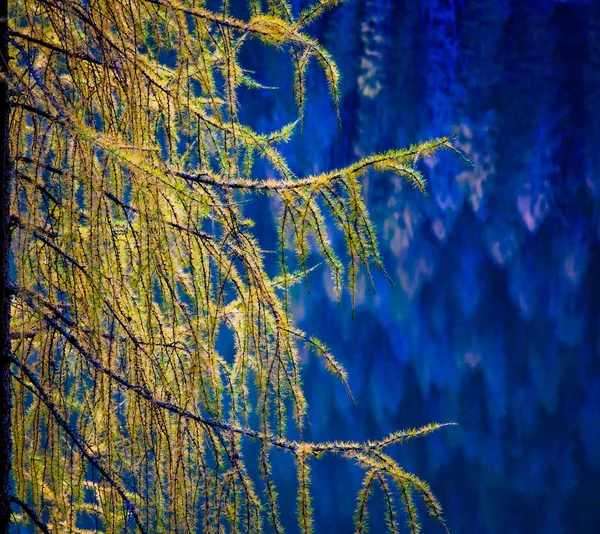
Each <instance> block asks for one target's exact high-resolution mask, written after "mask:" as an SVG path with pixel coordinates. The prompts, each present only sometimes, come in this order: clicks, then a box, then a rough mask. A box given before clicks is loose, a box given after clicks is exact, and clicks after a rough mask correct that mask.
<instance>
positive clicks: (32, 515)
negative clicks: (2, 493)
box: [10, 495, 50, 534]
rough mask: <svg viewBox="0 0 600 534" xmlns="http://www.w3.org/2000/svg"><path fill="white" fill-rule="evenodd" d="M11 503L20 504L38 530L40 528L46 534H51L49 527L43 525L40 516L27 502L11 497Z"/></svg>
mask: <svg viewBox="0 0 600 534" xmlns="http://www.w3.org/2000/svg"><path fill="white" fill-rule="evenodd" d="M10 502H14V503H15V504H18V505H19V506H20V507H21V508H22V509H23V511H24V512H25V513H26V514H27V515H28V516H29V519H31V520H32V521H33V523H34V525H35V526H36V527H37V528H39V529H40V530H41V531H42V532H43V533H44V534H50V531H49V530H48V527H47V526H46V525H44V523H42V521H41V520H40V518H39V517H38V515H37V514H36V513H35V512H34V511H33V510H32V509H31V508H30V507H29V506H28V505H27V504H26V503H25V502H23V501H22V500H21V499H19V498H18V497H15V496H14V495H12V496H11V497H10Z"/></svg>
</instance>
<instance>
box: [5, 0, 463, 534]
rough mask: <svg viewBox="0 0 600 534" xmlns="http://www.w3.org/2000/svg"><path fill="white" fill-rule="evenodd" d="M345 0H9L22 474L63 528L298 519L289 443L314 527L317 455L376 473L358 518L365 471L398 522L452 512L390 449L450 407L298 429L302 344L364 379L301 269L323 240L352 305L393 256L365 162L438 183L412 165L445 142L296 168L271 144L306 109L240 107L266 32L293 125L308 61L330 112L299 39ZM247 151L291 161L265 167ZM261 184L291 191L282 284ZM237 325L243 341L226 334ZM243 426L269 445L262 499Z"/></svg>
mask: <svg viewBox="0 0 600 534" xmlns="http://www.w3.org/2000/svg"><path fill="white" fill-rule="evenodd" d="M337 3H339V2H338V1H337V0H334V1H320V2H319V3H317V4H315V5H314V6H312V7H310V8H307V9H306V10H305V11H303V12H302V13H301V14H300V16H299V17H298V18H295V17H294V16H293V15H292V11H291V9H290V7H289V6H288V4H287V3H286V2H285V1H275V0H273V1H270V2H267V8H266V10H264V11H263V7H262V6H263V4H262V2H259V1H252V2H250V12H251V14H252V15H251V18H250V20H248V21H243V20H239V19H236V18H234V17H231V16H230V15H229V14H228V12H227V9H226V8H224V10H223V12H222V13H216V12H212V11H210V10H208V9H206V8H204V7H202V4H201V3H196V2H186V1H184V2H177V1H162V0H132V1H130V2H123V3H122V2H118V1H115V0H92V1H90V2H88V3H86V7H85V8H84V7H82V5H81V4H79V3H77V2H75V1H72V0H68V1H66V2H56V3H55V2H54V0H31V1H27V2H12V3H11V7H10V9H11V11H10V19H9V20H10V28H11V30H10V32H9V43H10V46H11V55H12V56H13V57H14V58H15V60H14V61H12V62H11V63H10V72H9V83H10V87H11V90H12V101H11V122H10V129H11V147H10V156H11V162H12V169H13V175H12V176H13V198H12V213H13V214H14V220H15V221H16V230H15V233H14V236H13V252H14V258H15V266H16V271H15V272H16V275H15V279H14V287H15V291H14V300H13V303H12V331H13V338H14V342H13V356H12V362H13V363H14V368H13V369H14V374H13V376H14V381H13V382H14V408H13V421H14V423H13V425H14V426H13V428H14V471H13V472H14V490H15V495H16V496H17V497H20V498H21V499H26V500H27V503H28V504H29V506H30V509H31V510H32V511H36V512H37V514H38V515H39V516H40V517H41V514H42V511H45V513H46V515H47V525H48V528H49V529H51V530H52V531H53V532H74V533H75V532H84V530H83V529H82V527H81V518H82V517H83V515H84V514H85V515H87V516H88V517H92V518H93V519H94V520H95V521H96V524H97V530H99V531H103V532H124V531H125V530H126V526H127V525H130V524H132V523H134V524H135V526H136V528H137V530H139V531H140V532H152V533H161V532H196V531H202V532H205V533H206V534H210V533H220V532H225V531H227V532H262V531H263V530H264V528H265V523H266V524H270V526H271V527H272V528H273V529H274V530H275V531H276V532H283V527H282V525H281V523H280V520H279V517H278V497H277V489H276V487H275V484H274V482H273V479H272V473H271V464H270V457H271V454H272V453H273V451H274V450H278V451H279V452H280V453H283V454H285V453H287V454H291V455H293V456H294V458H295V461H296V465H297V479H298V486H299V491H298V524H299V526H300V528H301V531H302V532H305V533H308V532H312V531H313V522H312V511H311V498H310V482H311V477H310V463H311V462H313V461H315V460H316V459H318V458H319V457H320V456H322V455H323V454H334V455H341V456H344V457H346V458H348V459H349V460H351V461H354V462H356V464H357V465H358V466H359V467H360V468H362V469H364V470H365V472H366V477H365V480H364V483H363V487H362V489H361V490H360V493H359V496H358V505H357V512H356V530H357V532H365V531H366V518H367V510H366V503H367V499H368V496H369V494H370V492H371V489H372V486H373V484H378V485H379V487H380V488H381V489H382V491H383V493H384V497H385V500H386V507H387V512H386V513H387V522H388V526H389V529H390V531H391V532H398V531H399V526H398V525H399V522H398V521H399V516H398V513H397V512H396V507H395V504H394V503H395V502H396V501H398V502H399V503H400V504H401V506H402V508H403V509H404V512H405V516H406V520H407V522H408V524H409V526H410V529H411V531H412V532H417V531H418V528H419V524H418V520H417V516H416V509H415V506H414V504H413V500H412V499H413V495H415V494H416V495H417V496H419V497H421V498H422V499H423V501H424V502H425V504H426V506H427V507H428V510H429V512H430V514H431V515H432V516H433V517H434V518H435V519H437V521H438V522H439V523H441V524H442V525H444V522H443V519H442V516H441V509H440V507H439V505H438V504H437V501H436V500H435V498H434V496H433V495H432V493H431V491H430V490H429V488H428V486H427V485H426V484H425V483H424V482H422V481H420V480H419V479H418V478H417V477H415V476H413V475H410V474H408V473H406V472H405V471H404V470H403V469H402V468H401V467H400V466H399V465H398V464H397V463H396V462H395V461H394V460H392V459H391V457H390V456H388V455H386V454H384V450H385V449H386V448H387V447H388V446H390V445H394V444H399V443H401V442H403V441H405V440H406V439H409V438H412V437H416V436H421V435H425V434H427V433H429V432H431V431H433V430H436V429H438V428H439V427H440V426H441V425H435V424H433V425H429V426H427V427H424V428H422V429H419V430H411V431H408V432H398V433H396V434H393V435H391V436H389V437H388V438H386V439H384V440H381V441H378V442H369V443H301V442H295V441H291V440H289V439H288V438H286V435H287V429H288V423H287V421H288V419H289V418H290V417H292V418H293V419H294V420H295V424H296V425H297V427H298V428H302V425H303V422H304V419H305V416H306V413H307V403H306V400H305V397H304V393H303V388H302V381H301V363H300V357H299V353H298V346H299V344H302V343H304V344H306V345H307V346H308V347H309V348H310V349H311V351H312V352H314V353H315V354H316V355H317V356H318V357H319V358H321V359H322V360H323V362H324V364H325V366H326V367H327V369H328V370H329V371H330V372H331V373H332V374H333V375H334V376H336V377H338V378H339V379H340V380H341V381H342V382H343V384H344V385H345V386H346V388H347V389H348V393H349V394H350V389H349V387H348V383H347V377H346V372H345V370H344V368H343V366H342V365H341V363H339V362H338V361H337V360H336V359H335V358H334V357H333V355H332V354H331V353H330V351H329V349H328V348H327V347H326V346H325V345H324V344H323V343H322V342H321V341H319V340H318V339H315V338H313V337H311V336H309V335H307V334H305V333H304V332H301V331H300V330H299V329H298V328H297V327H296V326H295V325H294V324H293V320H292V317H291V315H290V313H289V309H288V308H289V289H290V287H291V286H292V285H293V284H294V283H296V282H297V281H299V280H302V279H303V278H305V277H306V275H307V273H308V272H309V271H310V270H311V269H312V268H314V267H309V264H308V262H309V258H311V255H312V254H314V253H317V254H318V255H320V256H321V257H322V259H323V261H324V262H325V264H326V265H327V266H328V267H329V269H330V270H331V273H332V276H333V280H334V285H335V290H336V292H337V293H338V295H340V294H341V292H342V289H343V288H344V287H346V288H347V289H348V290H349V291H350V293H351V294H352V296H353V302H354V293H355V290H356V279H357V274H358V272H359V267H360V266H361V265H362V266H363V267H364V268H365V269H366V271H367V273H369V276H370V269H371V267H372V266H375V267H378V268H380V269H383V265H382V261H381V257H380V255H379V251H378V247H377V239H376V237H375V231H374V229H373V225H372V224H371V222H370V219H369V216H368V212H367V209H366V206H365V203H364V199H363V196H362V190H361V184H360V178H361V176H362V175H363V174H364V173H365V172H366V171H367V170H368V169H371V168H372V169H374V170H379V171H391V172H394V173H396V174H398V175H400V176H404V177H405V178H406V179H407V180H408V181H410V182H411V183H412V184H413V185H414V186H415V187H416V188H417V189H419V190H420V191H421V192H423V193H424V192H425V180H424V179H423V177H422V175H421V174H420V173H419V171H418V168H417V162H418V160H419V159H420V158H423V157H426V156H428V155H430V154H432V153H433V152H434V151H436V150H438V149H440V148H449V149H452V146H451V145H450V142H449V141H450V140H449V139H448V138H442V139H437V140H433V141H428V142H426V143H422V144H419V145H415V146H412V147H410V148H408V149H405V150H391V151H388V152H385V153H383V154H378V155H375V156H371V157H367V158H364V159H363V160H361V161H359V162H357V163H354V164H352V165H350V166H349V167H347V168H344V169H339V170H336V171H332V172H328V173H323V174H318V175H314V176H309V177H304V178H299V177H297V176H296V175H295V174H294V172H293V171H292V170H291V169H290V168H289V167H288V165H287V162H286V161H285V158H284V157H283V155H282V154H281V152H280V151H279V150H278V148H277V145H278V144H280V143H284V142H286V141H288V140H289V139H290V137H291V135H292V133H293V131H294V129H295V126H296V124H297V122H298V121H296V122H294V123H291V124H288V125H286V126H284V127H283V128H281V129H280V130H279V131H276V132H273V133H270V134H259V133H257V132H255V131H253V130H252V129H251V128H249V127H248V126H246V125H243V124H241V123H240V122H239V120H238V102H237V96H236V94H237V90H238V88H239V87H240V86H241V85H246V86H248V87H251V88H253V87H254V88H256V87H261V86H260V84H258V83H257V82H256V81H254V80H253V79H252V78H251V77H250V75H249V74H248V73H247V72H246V71H245V70H244V69H243V68H242V67H241V65H240V64H239V62H238V55H239V51H240V49H241V47H242V46H243V44H244V42H245V41H247V40H248V39H253V38H255V39H256V38H257V39H260V40H261V41H262V42H263V43H265V44H266V45H267V46H275V47H278V48H281V49H283V50H287V51H288V52H289V54H290V60H291V61H292V62H293V64H294V67H295V72H296V74H295V83H294V90H295V94H296V101H297V104H298V110H299V119H298V120H299V121H301V120H302V111H303V108H304V104H305V100H306V88H305V74H306V68H307V65H308V63H309V60H310V59H311V58H313V57H314V58H315V59H316V60H317V62H318V63H319V65H320V66H321V67H322V70H323V72H324V74H325V78H326V82H327V84H328V86H329V89H330V91H331V95H332V99H333V103H334V105H335V107H336V108H337V106H338V101H339V98H338V84H339V73H338V70H337V67H336V65H335V63H334V61H333V59H332V58H331V56H330V55H329V54H328V52H327V51H326V50H324V49H323V48H322V47H321V46H320V45H319V44H318V43H317V42H315V40H314V39H312V38H311V37H309V36H308V35H307V34H306V33H304V29H305V27H306V26H307V25H308V24H310V23H311V22H312V21H313V20H314V19H315V17H317V16H319V15H320V14H321V13H322V12H324V11H325V10H326V9H329V8H330V7H332V6H333V5H335V4H337ZM164 52H170V53H171V57H172V59H173V60H172V61H170V60H169V61H168V62H167V61H166V60H163V59H162V58H163V57H164V56H163V55H162V53H164ZM308 128H310V125H308ZM255 158H262V159H264V160H266V161H267V162H268V163H269V164H270V165H271V167H272V169H273V172H274V173H275V178H273V179H261V178H256V177H254V176H253V175H252V169H253V162H254V160H255ZM235 192H237V194H235ZM261 192H262V193H266V194H269V195H273V196H276V197H277V198H278V201H279V206H280V214H279V219H278V230H277V231H278V234H279V243H280V246H279V251H278V255H279V265H280V273H279V275H278V276H277V277H275V278H271V277H269V275H268V274H267V272H266V271H265V267H264V263H263V251H262V250H261V248H260V246H259V243H258V241H257V239H256V238H255V237H254V235H253V234H252V232H251V226H252V225H251V221H248V220H246V219H245V218H244V216H243V212H242V209H243V202H240V198H241V197H243V196H247V195H252V194H257V193H261ZM330 220H331V221H333V222H334V223H335V225H336V227H337V229H338V230H339V231H340V232H341V233H342V234H343V236H344V239H345V243H346V250H347V255H348V257H347V265H348V266H347V268H345V267H344V262H343V261H342V259H340V258H339V257H338V255H337V254H336V252H335V250H334V248H333V246H332V241H331V237H330V234H329V232H330V229H329V228H328V221H330ZM208 226H210V227H212V231H210V232H208V231H206V230H204V228H206V227H208ZM292 261H293V262H296V263H297V265H298V267H299V271H298V272H296V273H290V272H289V265H291V262H292ZM223 330H226V331H227V332H229V334H230V335H231V336H232V338H233V340H234V353H233V354H232V355H224V354H221V353H220V352H219V350H218V343H217V340H218V337H219V333H220V332H221V331H223ZM225 356H227V357H225ZM253 425H254V426H255V427H256V426H258V428H251V426H253ZM242 440H257V441H259V442H260V445H261V448H260V455H259V458H258V459H256V461H257V463H258V465H259V469H260V474H261V478H262V482H260V484H261V485H262V486H264V488H265V491H264V497H260V496H259V494H258V491H257V483H259V482H258V481H256V480H252V479H251V478H250V476H249V475H248V472H247V469H246V462H247V460H246V459H245V458H244V457H243V455H242ZM394 488H395V489H394ZM21 502H23V501H21ZM32 513H33V512H32ZM30 515H31V514H30ZM18 519H19V521H20V522H21V521H22V522H24V523H27V522H28V521H29V516H23V517H21V516H19V518H18Z"/></svg>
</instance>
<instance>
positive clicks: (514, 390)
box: [234, 0, 600, 534]
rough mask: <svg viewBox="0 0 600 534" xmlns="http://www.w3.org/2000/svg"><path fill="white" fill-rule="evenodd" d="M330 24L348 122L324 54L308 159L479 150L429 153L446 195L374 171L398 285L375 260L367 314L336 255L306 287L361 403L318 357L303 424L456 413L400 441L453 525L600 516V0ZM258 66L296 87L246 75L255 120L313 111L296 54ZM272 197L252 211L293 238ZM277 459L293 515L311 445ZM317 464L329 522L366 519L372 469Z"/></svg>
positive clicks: (495, 526) (565, 524) (491, 0)
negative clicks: (349, 289)
mask: <svg viewBox="0 0 600 534" xmlns="http://www.w3.org/2000/svg"><path fill="white" fill-rule="evenodd" d="M292 3H293V4H294V9H295V11H296V12H297V10H298V9H299V8H301V7H302V3H301V2H295V3H294V2H292ZM234 9H235V6H234ZM239 9H240V13H241V14H243V8H241V7H240V8H239ZM311 31H312V34H313V35H315V36H317V37H318V38H319V39H320V41H321V42H322V43H323V44H324V45H325V46H326V48H328V49H329V50H330V52H332V54H333V56H334V58H335V59H336V60H337V62H338V65H339V67H340V70H341V72H342V76H343V80H342V100H341V108H342V127H343V129H342V131H338V130H337V127H336V120H335V114H334V112H333V108H332V105H331V101H330V98H329V96H328V91H327V87H326V84H325V79H324V75H323V73H322V72H321V71H320V69H319V68H318V67H317V66H315V67H313V68H312V70H311V71H310V75H309V80H308V93H309V95H310V96H309V100H308V104H307V108H306V119H305V123H304V132H303V135H302V136H301V137H300V136H296V137H295V138H294V140H293V142H292V143H291V145H290V146H289V148H288V149H287V150H286V155H287V156H288V158H289V160H290V163H291V165H292V167H293V168H294V169H295V170H297V171H298V172H299V174H301V175H305V174H310V173H313V172H316V171H323V170H328V169H330V168H333V167H338V166H341V165H344V164H348V163H350V162H351V161H353V160H355V159H357V158H359V157H361V156H363V155H368V154H370V153H372V152H374V151H378V150H384V149H388V148H392V147H403V146H406V145H408V144H410V143H413V142H416V141H419V140H424V139H427V138H430V137H437V136H441V135H445V134H450V133H458V134H459V138H458V140H457V141H456V144H457V146H460V148H461V149H462V150H463V151H464V152H465V153H466V155H467V156H468V157H469V158H471V159H472V160H473V162H474V163H475V165H476V166H475V168H474V169H469V168H467V167H466V166H465V165H464V164H463V163H462V162H461V161H460V160H459V159H458V158H456V157H454V156H453V155H452V154H450V153H446V154H440V155H439V156H438V157H436V158H435V160H433V161H430V162H429V163H428V164H426V165H424V167H423V169H424V170H425V172H426V175H427V178H428V180H429V195H430V198H429V199H425V198H423V197H421V196H420V195H419V193H418V192H416V191H414V190H413V189H412V188H411V187H410V186H409V185H408V184H405V183H402V181H401V180H400V179H398V178H396V177H393V176H390V175H381V174H376V173H372V174H370V175H368V176H367V177H366V178H365V180H364V183H365V190H366V196H367V199H368V205H369V207H370V209H371V213H372V217H373V220H374V222H375V223H376V225H377V229H378V235H379V237H380V241H381V247H382V251H383V253H384V256H385V263H386V267H387V269H388V271H389V272H390V274H391V276H392V278H393V279H394V283H395V285H394V286H393V287H391V286H390V285H389V284H388V283H387V282H386V281H385V279H384V278H383V277H382V276H379V277H378V278H377V295H375V296H374V295H373V294H372V292H371V290H370V288H369V286H368V282H366V277H365V276H363V277H362V278H361V281H360V287H361V289H360V290H359V298H358V300H357V302H358V304H357V307H356V313H355V318H354V320H352V319H351V308H350V299H349V298H348V295H345V296H344V298H343V299H342V307H341V308H338V307H337V302H336V300H335V297H334V296H333V295H332V293H331V287H330V284H329V282H328V279H329V273H327V272H326V271H325V269H324V268H323V267H321V268H319V269H317V270H316V271H314V272H313V273H311V274H310V276H309V280H310V288H311V294H310V295H309V294H307V292H306V288H305V287H304V286H301V287H299V288H298V289H297V291H296V292H295V300H294V302H295V304H294V311H295V313H296V316H297V318H298V320H299V322H300V326H301V327H302V328H303V329H305V330H306V331H308V332H310V333H311V334H314V335H317V336H319V337H320V338H321V339H323V340H324V341H325V342H327V343H328V344H329V345H330V346H331V347H332V349H333V351H334V353H335V354H336V355H337V357H338V359H339V360H340V361H342V362H343V363H344V365H345V366H346V367H347V369H348V371H349V376H350V385H351V387H352V389H353V393H354V395H355V397H356V399H357V401H358V406H357V407H354V406H352V404H351V402H350V401H349V400H348V398H347V397H346V394H345V391H344V388H343V386H342V385H341V384H340V383H337V382H336V381H335V380H334V379H333V378H331V377H330V376H329V375H328V374H327V372H326V371H325V369H323V367H322V366H321V365H320V363H319V362H318V361H316V359H315V357H314V356H311V355H307V358H306V362H305V365H304V370H303V373H304V375H303V376H304V380H305V385H306V389H307V393H308V400H309V402H310V409H309V415H310V421H311V426H310V427H309V428H308V429H307V430H306V431H305V432H304V434H303V438H304V439H310V440H331V439H355V440H362V439H367V438H373V439H376V438H381V437H383V436H384V435H385V434H387V433H389V432H392V431H393V430H396V429H399V428H405V427H410V426H420V425H423V424H426V423H428V422H430V421H439V422H445V421H455V422H457V423H458V426H456V427H450V428H446V429H443V430H441V431H439V432H437V433H436V434H435V435H432V436H430V437H427V438H425V439H422V440H419V441H415V442H414V443H410V444H407V445H404V446H401V447H398V448H397V450H396V451H395V453H394V455H395V457H396V458H397V459H398V460H399V461H400V462H401V463H402V465H403V466H404V467H405V468H406V469H407V470H409V471H411V472H414V473H415V474H417V475H418V476H420V477H421V478H423V479H425V480H427V481H428V482H429V483H430V485H431V487H432V490H433V491H434V493H436V495H437V496H438V498H439V500H440V501H441V503H442V505H443V506H444V508H445V515H446V518H447V522H448V525H449V527H450V530H451V531H452V532H453V533H467V532H468V533H473V532H483V533H502V534H511V533H532V534H533V533H537V532H539V533H542V532H543V533H546V534H555V533H563V532H566V533H595V532H600V482H599V480H600V335H599V330H600V247H599V242H600V210H599V208H600V202H599V198H600V2H592V1H588V2H585V1H581V0H580V1H571V2H568V1H566V0H565V1H562V2H558V1H556V2H552V1H550V0H545V1H541V0H540V1H538V2H535V1H522V0H477V1H475V0H463V1H462V2H461V1H452V0H407V1H391V0H387V1H386V0H354V1H351V2H349V3H347V4H343V5H341V6H340V7H337V8H336V9H335V10H333V11H332V12H330V13H329V14H328V15H326V16H325V17H323V18H322V19H320V20H319V21H318V22H317V23H315V24H314V25H313V26H312V27H311ZM242 64H243V66H245V67H247V68H250V69H253V70H254V71H256V74H255V77H256V78H257V79H258V81H260V82H261V83H264V84H265V85H276V86H278V87H279V90H278V91H272V92H266V91H265V92H257V91H249V92H247V93H242V94H241V97H240V100H241V107H242V120H243V121H244V122H247V123H248V124H250V125H252V126H253V127H255V128H257V129H258V130H259V131H269V130H272V129H276V128H279V127H281V126H282V125H283V124H285V123H286V122H288V121H290V120H293V118H294V115H295V109H294V102H293V97H292V94H291V83H292V69H291V66H290V63H289V59H288V57H287V56H286V54H285V53H283V52H282V51H280V52H276V51H273V50H272V49H268V48H266V47H265V46H263V45H261V44H259V43H250V44H249V45H245V49H244V51H243V53H242ZM255 170H256V172H257V177H258V176H262V175H265V174H266V175H268V174H269V170H268V168H267V167H266V166H264V167H261V166H260V165H257V166H256V169H255ZM269 203H271V204H272V206H273V207H275V201H274V200H272V199H266V198H264V197H263V198H262V199H259V200H258V201H257V202H256V203H255V204H254V205H249V207H248V214H249V215H251V216H253V217H256V218H258V225H257V230H256V231H257V234H258V235H259V238H260V239H261V242H263V243H264V244H265V248H269V246H271V247H272V248H274V247H275V244H274V243H275V242H274V240H273V233H274V227H273V216H272V214H271V211H270V210H265V209H264V208H265V206H266V205H268V204H269ZM273 213H274V212H273ZM338 238H339V236H338ZM315 261H316V259H315ZM248 458H250V457H248ZM274 469H275V471H276V472H277V473H278V474H277V477H278V481H279V482H280V496H281V501H282V507H283V520H284V522H285V524H286V525H288V526H290V529H289V530H290V531H291V532H294V531H295V530H296V529H297V527H295V522H294V513H295V507H296V505H295V490H296V488H295V482H294V480H295V472H294V467H293V463H292V462H291V461H290V459H289V458H285V457H281V456H280V455H278V454H274ZM313 474H314V479H313V486H312V494H313V497H314V503H315V517H316V532H317V533H321V532H331V533H333V532H335V533H338V532H339V533H346V532H348V533H349V532H352V515H353V512H354V507H355V499H356V493H357V491H358V489H359V485H360V480H361V478H362V473H361V471H360V470H359V469H358V468H356V467H355V466H353V465H351V464H349V463H348V462H347V461H344V460H342V459H329V460H328V459H323V460H319V461H315V462H313ZM380 502H381V495H379V494H377V493H375V495H374V497H373V503H374V508H373V513H372V514H371V517H372V519H373V522H372V529H371V531H372V532H375V533H378V532H383V531H384V523H383V520H382V515H383V514H382V507H381V504H380ZM379 512H381V513H379ZM421 518H422V520H423V527H424V532H441V531H442V529H441V528H440V527H439V525H437V524H435V523H434V522H433V521H432V520H429V519H427V518H426V517H425V513H424V511H422V513H421Z"/></svg>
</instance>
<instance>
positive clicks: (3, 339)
mask: <svg viewBox="0 0 600 534" xmlns="http://www.w3.org/2000/svg"><path fill="white" fill-rule="evenodd" d="M7 17H8V0H0V71H1V74H2V76H0V180H1V185H0V534H8V530H9V525H10V516H11V511H10V502H11V483H10V471H11V457H12V440H11V384H10V360H9V356H10V297H11V295H10V272H9V250H10V233H11V230H10V187H11V184H10V172H9V163H10V162H9V156H8V146H9V143H8V87H7V83H6V81H5V80H6V77H5V74H6V72H7V62H8V43H7V40H6V37H7V29H8V20H7Z"/></svg>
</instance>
